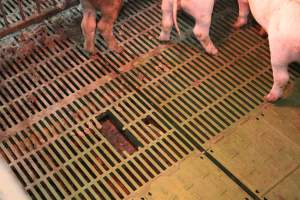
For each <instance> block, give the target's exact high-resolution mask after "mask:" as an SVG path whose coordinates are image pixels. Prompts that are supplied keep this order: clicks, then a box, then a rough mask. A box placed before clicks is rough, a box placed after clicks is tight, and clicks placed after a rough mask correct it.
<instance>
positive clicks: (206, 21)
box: [193, 15, 218, 55]
mask: <svg viewBox="0 0 300 200" xmlns="http://www.w3.org/2000/svg"><path fill="white" fill-rule="evenodd" d="M195 20H196V25H195V27H194V30H193V32H194V34H195V36H196V38H197V39H198V41H199V42H200V43H201V45H202V46H203V48H204V49H205V51H206V52H207V53H209V54H211V55H216V54H217V53H218V49H217V48H216V47H215V45H214V44H213V42H212V41H211V39H210V37H209V29H210V24H211V15H202V16H198V17H196V19H195Z"/></svg>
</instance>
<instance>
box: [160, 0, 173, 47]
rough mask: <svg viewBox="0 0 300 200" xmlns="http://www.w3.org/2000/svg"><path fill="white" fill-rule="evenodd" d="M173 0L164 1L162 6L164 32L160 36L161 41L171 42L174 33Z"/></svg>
mask: <svg viewBox="0 0 300 200" xmlns="http://www.w3.org/2000/svg"><path fill="white" fill-rule="evenodd" d="M172 1H173V0H163V1H162V5H161V10H162V31H161V33H160V36H159V38H158V39H159V40H161V41H168V40H170V33H171V31H172V26H173V16H172V11H173V6H172Z"/></svg>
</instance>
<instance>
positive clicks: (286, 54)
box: [265, 33, 291, 102]
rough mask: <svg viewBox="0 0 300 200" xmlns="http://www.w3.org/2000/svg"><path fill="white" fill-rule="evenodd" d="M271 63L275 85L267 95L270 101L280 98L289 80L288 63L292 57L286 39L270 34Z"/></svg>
mask: <svg viewBox="0 0 300 200" xmlns="http://www.w3.org/2000/svg"><path fill="white" fill-rule="evenodd" d="M269 43H270V51H271V64H272V71H273V86H272V89H271V91H270V93H269V94H268V95H267V96H265V99H266V100H267V101H269V102H274V101H276V100H278V99H279V98H280V97H281V96H282V94H283V90H284V88H285V86H286V84H287V82H288V80H289V73H288V64H289V62H290V59H291V49H289V48H288V47H287V46H286V40H285V39H283V38H282V39H280V38H278V37H276V36H275V37H274V36H273V35H272V33H271V35H270V36H269Z"/></svg>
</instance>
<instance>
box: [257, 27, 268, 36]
mask: <svg viewBox="0 0 300 200" xmlns="http://www.w3.org/2000/svg"><path fill="white" fill-rule="evenodd" d="M258 35H260V36H261V37H263V38H266V37H268V33H267V32H266V31H265V30H264V29H263V28H260V29H259V31H258Z"/></svg>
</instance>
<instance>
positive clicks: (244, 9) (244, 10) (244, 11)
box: [233, 0, 250, 28]
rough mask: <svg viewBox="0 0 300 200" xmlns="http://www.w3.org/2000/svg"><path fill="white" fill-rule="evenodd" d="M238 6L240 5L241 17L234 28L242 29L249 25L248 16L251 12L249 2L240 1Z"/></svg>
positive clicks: (246, 0) (245, 0)
mask: <svg viewBox="0 0 300 200" xmlns="http://www.w3.org/2000/svg"><path fill="white" fill-rule="evenodd" d="M238 4H239V16H238V18H237V20H236V22H235V23H234V25H233V27H234V28H240V27H242V26H243V25H245V24H247V21H248V15H249V12H250V8H249V3H248V0H238Z"/></svg>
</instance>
